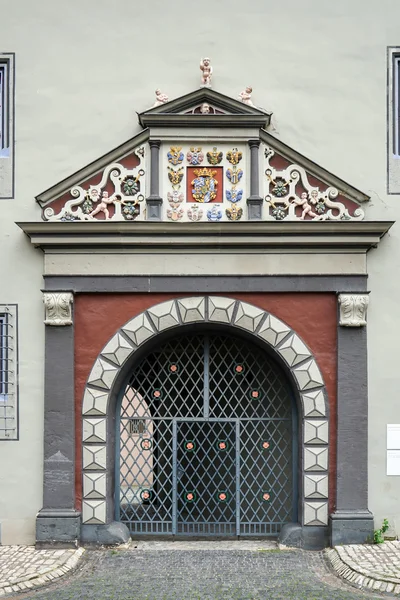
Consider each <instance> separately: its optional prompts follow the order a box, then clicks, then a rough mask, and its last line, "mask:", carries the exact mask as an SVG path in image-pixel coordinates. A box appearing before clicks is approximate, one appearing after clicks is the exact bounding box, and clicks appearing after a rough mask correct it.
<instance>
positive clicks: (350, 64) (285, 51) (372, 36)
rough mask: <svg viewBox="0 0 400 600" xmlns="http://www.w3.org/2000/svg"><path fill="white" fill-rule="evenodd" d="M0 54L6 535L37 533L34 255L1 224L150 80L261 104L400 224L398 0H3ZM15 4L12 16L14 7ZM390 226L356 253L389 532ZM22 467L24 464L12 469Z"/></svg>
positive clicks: (140, 101)
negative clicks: (391, 175) (10, 64)
mask: <svg viewBox="0 0 400 600" xmlns="http://www.w3.org/2000/svg"><path fill="white" fill-rule="evenodd" d="M0 11H1V14H2V31H1V42H0V44H1V45H0V51H1V52H16V92H17V96H16V155H15V158H16V197H15V200H2V201H0V210H1V214H0V256H1V261H0V274H1V281H2V284H3V285H2V286H1V292H0V303H5V302H17V303H18V304H19V341H20V345H19V348H20V441H18V442H0V490H1V492H0V523H1V531H2V538H1V542H2V543H3V544H6V543H24V542H25V543H29V542H32V541H33V539H34V517H35V514H36V512H37V510H38V509H40V508H41V486H42V442H43V440H42V418H43V388H42V385H43V337H44V328H43V324H42V320H43V318H42V304H41V297H40V292H39V290H40V287H41V286H42V280H41V272H42V257H41V255H40V254H39V252H38V251H35V250H34V249H33V248H32V247H31V246H30V244H29V243H28V240H27V239H25V237H24V235H23V233H22V232H21V231H20V230H19V229H18V228H17V227H16V226H15V225H14V221H29V220H35V219H39V218H40V215H39V209H38V208H37V206H36V205H35V202H34V195H36V194H38V193H40V192H41V191H43V190H44V189H46V188H48V187H50V186H52V185H54V184H55V183H57V182H58V181H59V180H61V179H63V178H65V177H66V176H68V175H70V174H71V173H73V172H74V171H75V170H77V169H79V168H81V167H82V166H84V165H86V164H87V163H89V162H91V161H92V160H93V159H95V158H97V157H99V156H100V155H102V154H103V153H105V152H107V151H109V150H110V149H112V148H113V147H115V146H117V145H118V144H120V143H121V142H123V141H125V140H126V139H128V138H129V137H131V136H132V135H133V134H134V133H136V132H137V131H138V125H137V119H136V113H135V111H138V112H140V111H142V110H144V109H146V108H147V107H149V106H150V105H151V104H152V103H153V98H154V90H155V88H156V87H158V86H159V87H160V88H161V89H162V91H165V92H166V93H168V94H169V96H170V98H173V97H178V96H180V95H182V94H184V93H187V92H190V91H192V90H193V89H195V88H197V86H198V85H199V68H198V63H199V59H200V57H201V56H204V55H206V54H208V55H210V56H211V58H212V63H213V65H214V87H215V89H217V90H218V91H221V92H223V93H225V94H227V95H230V96H233V97H237V95H238V93H239V92H240V91H241V90H242V89H243V88H244V86H245V85H248V84H251V85H252V86H253V89H254V93H253V99H254V102H255V103H256V104H257V105H259V106H262V107H264V108H266V109H268V110H272V111H274V114H275V121H276V126H277V132H276V135H278V136H279V137H280V139H282V140H283V141H285V142H286V143H287V144H289V145H291V146H293V147H294V148H296V149H297V150H299V151H300V152H302V153H304V154H305V155H307V156H309V157H310V158H312V159H313V160H315V161H316V162H317V163H319V164H321V165H322V166H324V167H325V168H327V169H328V170H330V171H332V172H333V173H335V174H336V175H338V176H339V177H341V178H343V179H344V180H348V181H349V182H350V183H351V184H353V185H354V186H355V187H358V188H360V189H361V190H363V191H364V192H366V193H368V194H370V195H371V198H372V200H371V203H370V206H369V207H368V209H367V217H368V218H370V219H385V220H386V219H393V220H395V219H398V218H399V217H400V195H399V196H388V195H387V193H386V166H387V163H386V47H387V46H388V45H391V46H396V45H399V46H400V32H399V27H398V23H399V20H400V3H399V2H398V0H351V1H350V2H349V0H336V2H329V3H328V2H321V0H301V1H300V2H299V1H298V0H284V1H283V2H280V3H278V2H271V1H270V0H253V1H252V2H250V3H249V2H247V3H244V2H242V1H238V0H229V1H228V0H220V1H219V2H216V3H214V4H213V5H212V9H210V8H206V6H205V5H200V4H199V3H195V2H189V3H184V2H177V0H170V1H169V2H167V3H165V2H162V1H161V0H153V1H152V2H148V3H146V2H140V3H139V2H135V1H132V0H114V2H109V1H106V0H84V1H83V2H82V1H81V0H79V1H78V0H69V2H64V1H63V2H61V0H51V1H50V0H38V2H35V3H32V2H29V1H28V0H15V1H14V2H9V1H8V0H0ZM22 14H23V18H21V15H22ZM399 237H400V225H395V226H394V227H393V228H392V230H391V231H390V234H389V235H388V236H387V237H386V238H385V240H384V242H383V243H382V244H381V245H380V247H379V249H377V250H373V251H372V252H371V253H370V255H369V260H368V268H369V272H370V289H371V303H370V313H369V325H368V328H369V371H370V381H369V383H370V411H369V412H370V450H369V454H370V456H369V460H370V508H371V510H372V511H373V512H374V513H375V514H376V518H377V523H379V522H380V521H381V520H382V518H383V517H388V518H389V520H390V521H391V522H392V523H395V524H396V525H397V529H398V532H399V533H400V508H399V504H398V498H399V497H400V477H387V476H386V475H385V460H386V454H385V435H386V423H388V422H389V423H390V422H394V423H399V422H400V409H399V402H398V390H399V383H400V381H399V376H398V373H399V369H398V359H397V355H398V352H397V344H398V340H397V337H398V335H399V332H400V317H399V312H398V310H397V303H398V297H399V292H400V280H399V278H398V276H397V274H398V272H399V271H398V269H399V266H400V265H399V263H400V239H399ZM24 465H26V468H24Z"/></svg>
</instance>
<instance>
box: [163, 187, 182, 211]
mask: <svg viewBox="0 0 400 600" xmlns="http://www.w3.org/2000/svg"><path fill="white" fill-rule="evenodd" d="M184 197H185V196H184V194H183V193H182V192H179V191H178V190H173V191H172V192H168V193H167V198H168V202H169V203H170V204H171V206H172V207H173V208H177V207H178V206H179V205H180V204H181V202H183V200H184Z"/></svg>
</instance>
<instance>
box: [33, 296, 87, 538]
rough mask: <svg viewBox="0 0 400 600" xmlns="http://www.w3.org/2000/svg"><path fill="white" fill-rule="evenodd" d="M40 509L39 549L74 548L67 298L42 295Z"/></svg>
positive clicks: (77, 532)
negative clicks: (42, 440)
mask: <svg viewBox="0 0 400 600" xmlns="http://www.w3.org/2000/svg"><path fill="white" fill-rule="evenodd" d="M43 299H44V304H45V309H46V318H45V324H46V331H45V368H44V469H43V508H42V510H41V511H40V512H39V514H38V516H37V520H36V544H37V545H38V546H39V547H45V546H54V545H57V546H63V547H75V546H76V545H77V543H78V540H79V537H80V513H79V512H78V511H76V510H75V417H74V328H73V319H72V302H73V295H72V293H70V292H62V293H59V292H45V293H44V298H43Z"/></svg>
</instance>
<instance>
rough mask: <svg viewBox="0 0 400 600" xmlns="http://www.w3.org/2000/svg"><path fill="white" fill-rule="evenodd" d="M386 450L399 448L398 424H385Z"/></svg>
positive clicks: (399, 426)
mask: <svg viewBox="0 0 400 600" xmlns="http://www.w3.org/2000/svg"><path fill="white" fill-rule="evenodd" d="M386 448H387V449H388V450H400V425H387V445H386Z"/></svg>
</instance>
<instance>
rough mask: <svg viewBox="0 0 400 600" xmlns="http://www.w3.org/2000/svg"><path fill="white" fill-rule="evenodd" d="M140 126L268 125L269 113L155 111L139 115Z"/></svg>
mask: <svg viewBox="0 0 400 600" xmlns="http://www.w3.org/2000/svg"><path fill="white" fill-rule="evenodd" d="M139 122H140V125H141V126H142V127H151V126H153V127H154V126H158V127H188V126H189V127H231V128H234V127H257V128H259V129H261V128H262V127H268V125H269V123H270V115H266V114H265V115H256V114H250V115H240V114H234V115H233V114H229V115H198V114H195V115H190V114H188V115H181V114H174V113H172V114H166V113H162V114H160V113H157V114H149V115H147V114H146V115H141V118H140V119H139Z"/></svg>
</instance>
